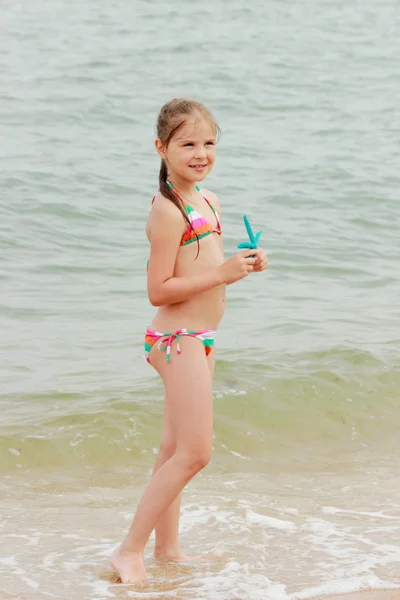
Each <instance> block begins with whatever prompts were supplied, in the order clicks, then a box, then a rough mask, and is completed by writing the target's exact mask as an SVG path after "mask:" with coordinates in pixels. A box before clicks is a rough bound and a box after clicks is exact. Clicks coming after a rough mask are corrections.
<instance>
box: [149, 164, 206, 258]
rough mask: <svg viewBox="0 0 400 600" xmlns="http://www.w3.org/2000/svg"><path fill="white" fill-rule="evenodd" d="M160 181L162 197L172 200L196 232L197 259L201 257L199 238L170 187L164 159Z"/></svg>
mask: <svg viewBox="0 0 400 600" xmlns="http://www.w3.org/2000/svg"><path fill="white" fill-rule="evenodd" d="M158 180H159V187H160V192H161V193H162V195H163V196H164V197H165V198H168V200H171V202H172V203H173V204H175V206H176V207H177V208H179V210H180V211H181V214H182V216H183V218H184V219H185V221H186V223H187V224H188V225H189V227H191V229H192V231H193V232H194V234H195V236H196V240H197V254H196V258H197V257H198V255H199V252H200V242H199V236H198V235H197V233H196V231H195V229H194V227H193V225H192V223H191V222H190V219H189V217H188V215H187V212H186V210H185V208H184V207H183V206H182V202H181V200H180V198H179V197H178V196H177V195H176V194H175V192H174V191H173V189H171V188H170V186H169V185H168V169H167V163H166V162H165V160H164V159H163V158H162V159H161V166H160V174H159V178H158ZM196 258H195V260H196Z"/></svg>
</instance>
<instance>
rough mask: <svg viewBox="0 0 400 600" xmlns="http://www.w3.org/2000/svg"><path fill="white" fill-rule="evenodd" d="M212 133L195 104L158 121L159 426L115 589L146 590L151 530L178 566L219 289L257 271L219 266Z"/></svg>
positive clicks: (204, 412) (208, 429)
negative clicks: (208, 184)
mask: <svg viewBox="0 0 400 600" xmlns="http://www.w3.org/2000/svg"><path fill="white" fill-rule="evenodd" d="M218 133H219V127H218V125H217V123H216V122H215V120H214V118H213V116H212V114H211V113H210V111H209V110H208V109H207V108H206V107H205V106H204V105H202V104H200V103H199V102H194V101H191V100H185V99H175V100H172V101H171V102H168V103H167V104H165V105H164V106H163V107H162V109H161V111H160V113H159V115H158V121H157V139H156V141H155V146H156V149H157V152H158V154H159V155H160V157H161V168H160V175H159V186H160V187H159V191H158V193H157V194H156V195H155V197H154V198H153V204H152V208H151V212H150V216H149V219H148V222H147V228H146V233H147V237H148V239H149V241H150V244H151V252H150V259H149V263H148V274H147V289H148V296H149V299H150V302H151V303H152V304H153V306H157V307H158V311H157V313H156V315H155V317H154V319H153V322H152V324H151V325H150V327H149V328H148V329H147V330H146V335H145V355H146V359H147V361H148V362H149V363H150V364H151V365H152V366H153V367H154V369H155V370H156V371H157V373H158V374H159V375H160V377H161V379H162V381H163V384H164V391H165V397H164V424H163V429H162V437H161V445H160V451H159V454H158V457H157V460H156V463H155V466H154V471H153V477H152V479H151V481H150V483H149V484H148V486H147V488H146V490H145V492H144V494H143V497H142V499H141V501H140V503H139V506H138V508H137V512H136V515H135V517H134V519H133V522H132V525H131V527H130V530H129V532H128V535H127V536H126V538H125V540H124V541H123V542H122V544H121V545H120V546H119V547H118V548H117V549H116V550H115V551H114V553H113V555H112V557H111V564H112V566H113V567H114V569H116V571H118V573H119V575H120V577H121V581H122V583H134V584H137V585H138V584H140V585H143V584H145V583H146V572H145V568H144V562H143V554H144V548H145V545H146V542H147V540H148V538H149V536H150V534H151V532H152V531H153V529H155V536H156V537H155V540H156V541H155V555H156V556H157V557H159V558H164V559H169V560H184V559H185V558H186V557H185V556H184V555H182V553H181V549H180V546H179V538H178V531H179V513H180V504H181V492H182V490H183V488H184V487H185V485H186V484H187V483H188V482H189V481H190V480H191V479H192V477H193V476H194V475H196V473H198V472H199V471H200V470H201V469H203V468H204V467H205V466H206V465H207V464H208V463H209V461H210V458H211V447H212V427H213V395H212V380H213V375H214V360H215V359H214V350H213V346H214V339H215V335H216V333H217V329H218V325H219V322H220V320H221V318H222V315H223V313H224V310H225V288H226V286H227V285H229V284H231V283H234V282H235V281H239V280H240V279H242V278H243V277H247V275H249V273H251V272H252V271H257V272H260V271H263V270H264V269H265V268H266V266H267V257H266V255H265V252H264V251H263V250H261V249H260V248H259V249H257V250H248V249H247V250H242V251H241V252H238V253H237V254H235V255H234V256H232V257H231V258H229V259H228V260H224V254H223V248H222V227H221V221H220V214H221V210H220V203H219V199H218V198H217V196H216V195H215V194H213V193H212V192H210V191H208V190H205V189H201V188H200V187H199V184H200V182H202V181H203V180H204V179H205V178H206V177H207V175H208V174H209V173H210V172H211V170H212V168H213V166H214V162H215V154H216V153H215V146H216V141H217V137H218Z"/></svg>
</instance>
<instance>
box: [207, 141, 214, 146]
mask: <svg viewBox="0 0 400 600" xmlns="http://www.w3.org/2000/svg"><path fill="white" fill-rule="evenodd" d="M207 146H215V142H207Z"/></svg>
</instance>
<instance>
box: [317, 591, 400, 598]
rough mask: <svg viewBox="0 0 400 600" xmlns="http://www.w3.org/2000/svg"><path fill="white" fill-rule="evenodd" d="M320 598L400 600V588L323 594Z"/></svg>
mask: <svg viewBox="0 0 400 600" xmlns="http://www.w3.org/2000/svg"><path fill="white" fill-rule="evenodd" d="M318 600H400V590H375V591H374V590H371V591H366V592H354V593H350V594H339V595H338V596H323V597H321V598H319V599H318Z"/></svg>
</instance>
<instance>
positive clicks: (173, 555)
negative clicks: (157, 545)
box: [154, 549, 204, 562]
mask: <svg viewBox="0 0 400 600" xmlns="http://www.w3.org/2000/svg"><path fill="white" fill-rule="evenodd" d="M154 558H156V559H157V560H169V561H174V562H190V561H193V560H204V557H202V556H187V555H186V554H183V553H182V552H181V551H180V550H161V549H156V550H154Z"/></svg>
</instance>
